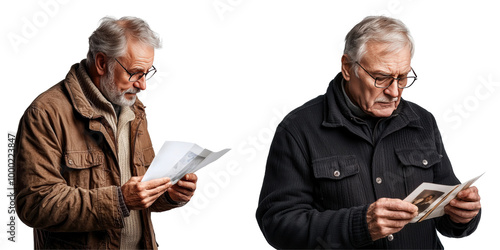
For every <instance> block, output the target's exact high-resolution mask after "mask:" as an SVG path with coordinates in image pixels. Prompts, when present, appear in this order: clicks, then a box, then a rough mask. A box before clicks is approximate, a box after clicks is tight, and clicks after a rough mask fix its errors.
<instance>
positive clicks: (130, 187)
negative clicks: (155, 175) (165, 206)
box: [121, 176, 172, 210]
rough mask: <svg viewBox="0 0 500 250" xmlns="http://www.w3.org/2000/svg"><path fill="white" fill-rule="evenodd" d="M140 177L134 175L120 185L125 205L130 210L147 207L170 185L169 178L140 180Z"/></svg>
mask: <svg viewBox="0 0 500 250" xmlns="http://www.w3.org/2000/svg"><path fill="white" fill-rule="evenodd" d="M142 177H143V176H134V177H132V178H130V179H129V181H127V182H126V183H125V184H123V186H122V187H121V190H122V195H123V199H124V201H125V205H127V207H128V208H129V209H130V210H140V209H145V208H148V207H149V206H151V205H152V204H153V203H154V202H155V201H156V199H158V197H160V196H161V195H162V194H163V193H165V192H166V191H167V189H168V188H170V187H171V186H172V183H171V182H170V179H169V178H161V179H155V180H150V181H146V182H141V180H142Z"/></svg>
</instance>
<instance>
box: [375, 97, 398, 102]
mask: <svg viewBox="0 0 500 250" xmlns="http://www.w3.org/2000/svg"><path fill="white" fill-rule="evenodd" d="M396 101H398V98H397V97H394V98H390V99H389V98H387V97H385V96H382V97H378V98H377V99H375V102H396Z"/></svg>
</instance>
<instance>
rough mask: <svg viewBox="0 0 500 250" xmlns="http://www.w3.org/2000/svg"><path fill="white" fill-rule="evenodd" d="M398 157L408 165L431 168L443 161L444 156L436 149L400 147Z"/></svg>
mask: <svg viewBox="0 0 500 250" xmlns="http://www.w3.org/2000/svg"><path fill="white" fill-rule="evenodd" d="M396 155H397V156H398V159H399V160H400V161H401V163H403V165H406V166H414V167H420V168H429V167H431V166H432V165H434V164H436V163H439V162H441V158H442V157H443V156H442V155H441V154H438V153H437V151H436V150H435V149H430V148H429V149H398V150H396Z"/></svg>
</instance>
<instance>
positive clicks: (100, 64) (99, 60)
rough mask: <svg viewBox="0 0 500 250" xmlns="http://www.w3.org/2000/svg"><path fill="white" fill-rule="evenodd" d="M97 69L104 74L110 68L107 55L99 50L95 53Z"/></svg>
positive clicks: (98, 72) (101, 74) (100, 74)
mask: <svg viewBox="0 0 500 250" xmlns="http://www.w3.org/2000/svg"><path fill="white" fill-rule="evenodd" d="M95 69H96V72H97V74H98V75H99V76H103V75H104V74H106V70H108V64H107V56H106V55H104V53H102V52H97V54H96V55H95Z"/></svg>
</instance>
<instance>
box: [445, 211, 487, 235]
mask: <svg viewBox="0 0 500 250" xmlns="http://www.w3.org/2000/svg"><path fill="white" fill-rule="evenodd" d="M480 219H481V210H479V213H478V214H477V215H476V217H474V218H473V219H472V220H471V221H469V223H466V224H462V223H455V222H453V221H452V220H451V218H450V216H449V215H447V214H445V215H444V216H443V217H442V218H441V223H442V224H443V225H444V226H445V227H446V228H450V229H451V233H452V236H453V237H456V238H461V237H465V236H468V235H470V234H472V233H473V232H474V231H475V230H476V228H477V225H478V224H479V220H480Z"/></svg>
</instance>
